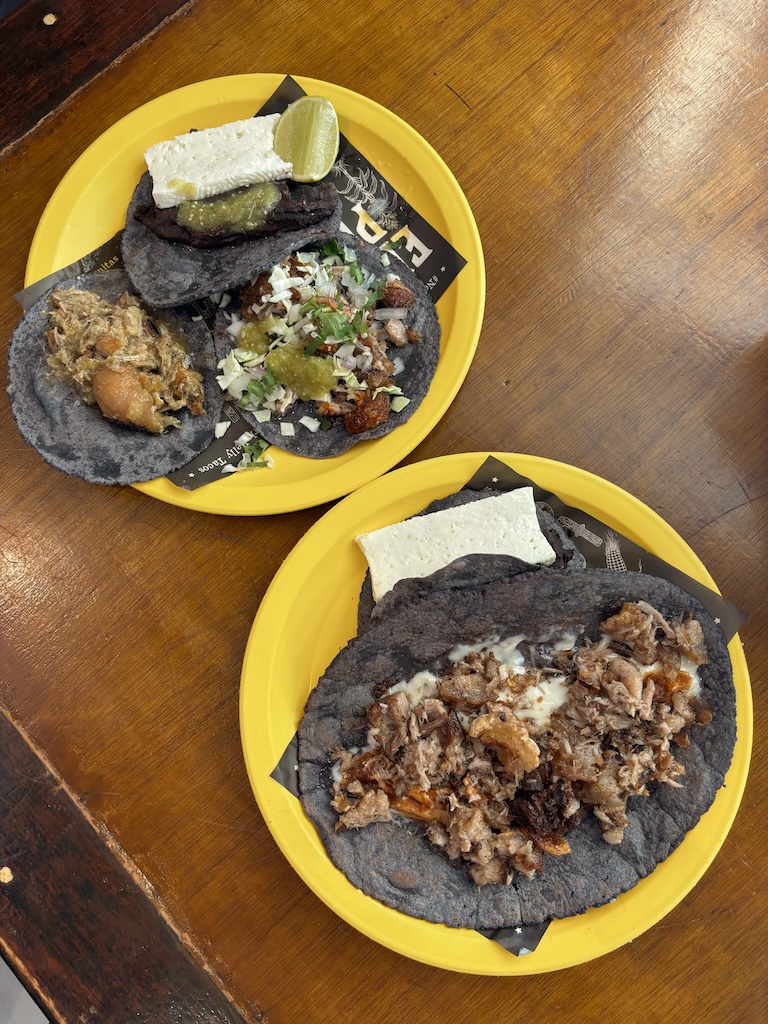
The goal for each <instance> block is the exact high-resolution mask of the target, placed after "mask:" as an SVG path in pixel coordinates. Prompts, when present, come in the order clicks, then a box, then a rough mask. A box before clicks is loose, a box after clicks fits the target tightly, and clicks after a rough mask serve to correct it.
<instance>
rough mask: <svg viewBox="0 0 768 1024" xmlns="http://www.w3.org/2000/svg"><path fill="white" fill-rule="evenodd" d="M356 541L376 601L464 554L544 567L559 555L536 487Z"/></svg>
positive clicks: (387, 528) (394, 526)
mask: <svg viewBox="0 0 768 1024" xmlns="http://www.w3.org/2000/svg"><path fill="white" fill-rule="evenodd" d="M355 541H356V542H357V544H358V546H359V547H360V549H361V551H362V552H363V554H364V555H365V557H366V559H367V560H368V566H369V568H370V571H371V585H372V589H373V597H374V600H375V601H380V600H381V598H382V597H383V595H384V594H386V593H387V591H389V590H391V589H392V587H394V585H395V583H397V581H398V580H401V579H410V578H414V577H422V576H428V575H429V574H430V573H433V572H436V571H437V570H438V569H441V568H442V567H443V566H445V565H448V563H449V562H452V561H453V560H454V559H456V558H460V557H461V556H462V555H469V554H497V555H515V556H516V557H517V558H521V559H523V561H526V562H535V563H541V564H544V565H549V564H551V563H552V562H554V560H555V557H556V556H555V552H554V550H553V548H552V546H551V545H550V543H549V541H548V540H547V538H546V537H545V536H544V534H543V533H542V531H541V527H540V526H539V520H538V517H537V515H536V503H535V501H534V497H533V488H532V487H520V488H517V489H516V490H514V491H508V492H506V493H504V494H499V495H494V496H492V497H490V498H481V499H479V500H478V501H470V502H468V503H467V504H465V505H459V506H458V507H457V508H449V509H442V510H440V511H439V512H430V513H429V514H428V515H424V516H414V517H413V518H412V519H406V520H405V522H401V523H393V524H392V525H391V526H384V527H382V528H381V529H380V530H372V531H371V532H370V533H362V534H360V535H359V536H357V537H355Z"/></svg>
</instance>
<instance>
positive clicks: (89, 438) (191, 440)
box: [8, 270, 223, 484]
mask: <svg viewBox="0 0 768 1024" xmlns="http://www.w3.org/2000/svg"><path fill="white" fill-rule="evenodd" d="M55 287H56V288H81V289H83V290H87V291H93V292H96V293H97V294H98V295H100V296H101V297H102V298H103V299H106V300H107V301H109V302H115V301H116V300H117V299H118V298H119V297H120V295H122V294H123V292H125V291H130V292H133V291H134V290H133V288H132V287H131V282H130V280H129V278H128V276H127V275H126V274H125V273H124V272H123V271H122V270H108V271H104V272H102V273H91V274H83V275H81V276H79V277H75V278H71V279H69V280H68V281H63V282H61V283H60V284H57V285H56V286H55ZM53 290H54V289H53V288H51V289H49V290H48V291H46V292H45V293H44V294H43V295H41V296H40V298H39V299H38V300H37V301H36V302H35V303H34V304H33V305H32V306H31V307H30V309H29V310H28V311H27V312H26V314H25V315H24V317H23V318H22V319H21V321H20V322H19V324H18V326H17V327H16V330H15V331H14V333H13V336H12V338H11V341H10V344H9V347H8V377H9V387H8V396H9V398H10V402H11V409H12V411H13V415H14V418H15V420H16V425H17V427H18V429H19V432H20V433H21V435H22V437H23V438H24V439H25V440H26V441H27V442H28V443H29V444H30V445H32V447H34V448H35V449H37V451H38V452H39V453H40V455H41V456H42V457H43V459H44V460H45V461H46V462H47V463H48V464H49V465H51V466H53V467H54V468H55V469H58V470H61V472H63V473H68V474H69V475H70V476H77V477H81V478H82V479H83V480H87V481H88V482H89V483H97V484H132V483H138V482H140V481H144V480H153V479H155V478H156V477H161V476H165V475H166V474H167V473H170V472H172V471H173V470H175V469H180V468H181V467H182V466H184V465H186V463H188V462H189V461H190V460H191V459H193V458H194V457H195V456H196V455H199V454H200V452H202V451H203V450H204V449H205V448H207V447H208V445H209V444H210V443H211V441H212V440H213V438H214V432H215V428H216V424H217V422H218V420H219V416H220V414H221V410H222V406H223V397H222V394H221V389H220V387H219V385H218V383H217V381H216V360H215V356H214V353H213V345H212V341H211V335H210V332H209V330H208V328H207V327H206V325H205V323H203V322H202V321H194V320H192V319H191V317H189V316H188V315H186V314H184V313H182V312H180V311H168V310H163V311H162V312H161V314H160V316H161V318H162V319H163V320H164V321H166V322H167V323H168V324H169V325H170V326H171V327H172V329H173V330H174V332H175V333H176V334H177V335H178V336H180V337H181V338H182V339H183V341H184V343H185V345H186V346H187V348H188V350H189V352H190V354H191V356H192V360H193V363H194V367H195V369H196V370H198V371H199V372H200V373H202V375H203V381H204V387H205V415H204V416H192V415H191V414H190V413H189V412H188V411H187V410H186V409H184V410H182V411H181V412H180V413H179V414H178V418H179V420H180V421H181V426H180V427H178V428H176V427H169V428H168V429H167V430H166V431H165V432H164V433H162V434H150V433H147V432H146V431H144V430H139V429H136V428H133V427H130V426H126V425H124V424H121V423H116V422H114V421H113V420H109V419H107V418H106V417H105V416H103V415H102V413H101V411H100V410H99V408H98V406H94V405H86V404H85V402H83V401H82V399H81V398H80V396H79V395H78V392H77V390H76V388H75V385H74V384H72V383H70V382H68V381H64V380H60V379H59V378H57V377H56V376H54V374H53V373H52V372H51V370H50V369H49V367H48V364H47V362H46V357H47V355H48V352H49V349H48V344H47V342H46V339H45V331H46V330H47V329H48V314H49V311H50V306H49V302H48V300H49V297H50V295H51V292H52V291H53ZM139 298H140V301H141V297H140V296H139ZM142 305H143V306H144V308H145V309H147V312H149V313H150V314H151V313H152V310H151V308H150V307H149V306H147V304H146V303H144V302H143V301H142Z"/></svg>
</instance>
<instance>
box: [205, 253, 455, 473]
mask: <svg viewBox="0 0 768 1024" xmlns="http://www.w3.org/2000/svg"><path fill="white" fill-rule="evenodd" d="M214 337H215V343H216V350H217V354H218V355H219V360H220V362H219V366H220V374H219V380H220V382H221V385H222V387H223V388H225V389H226V390H227V394H228V396H229V397H230V398H232V399H233V400H234V401H237V403H238V408H239V409H240V411H241V413H242V415H243V417H244V418H245V419H246V420H247V421H248V422H249V424H251V425H252V426H253V429H254V430H255V431H256V432H257V433H258V434H259V435H260V436H261V437H262V438H263V439H264V440H265V441H268V442H269V443H270V444H273V445H275V447H277V448H282V449H284V450H285V451H289V452H291V453H293V454H295V455H301V456H307V457H309V458H329V457H332V456H335V455H339V454H341V453H342V452H345V451H347V449H349V448H350V447H352V445H354V444H357V442H358V441H363V440H369V439H372V438H377V437H381V436H383V435H384V434H386V433H389V431H391V430H394V429H395V428H396V427H397V426H399V425H400V424H402V423H404V422H406V420H408V418H409V417H410V416H411V415H412V413H413V412H414V411H415V410H416V409H417V408H418V407H419V405H420V403H421V402H422V400H423V399H424V397H425V396H426V394H427V391H428V390H429V387H430V384H431V382H432V378H433V376H434V373H435V370H436V367H437V360H438V356H439V350H440V325H439V323H438V319H437V313H436V310H435V306H434V303H433V302H432V300H431V298H430V294H429V289H428V288H427V287H426V285H424V284H423V282H422V281H420V280H419V278H418V277H417V276H416V275H415V274H414V273H413V272H412V271H411V270H410V268H408V267H407V266H406V265H405V264H404V263H402V261H400V260H399V259H398V258H397V257H396V255H395V254H394V253H387V252H384V251H382V250H379V249H376V248H374V247H373V246H370V245H368V244H366V243H364V242H362V241H359V240H354V241H348V240H347V239H345V237H344V236H338V237H334V238H331V239H326V241H325V242H324V243H323V245H322V246H319V247H314V248H309V249H302V250H297V251H296V252H294V253H292V254H291V255H290V256H289V257H288V258H286V259H285V260H283V261H281V262H280V263H278V264H276V265H274V266H272V267H270V268H269V269H267V270H264V271H263V272H260V273H258V274H257V275H256V276H255V277H253V279H252V280H251V281H250V282H249V283H248V284H247V285H244V286H243V287H242V288H240V289H239V290H237V291H235V292H233V294H232V301H231V302H230V303H229V304H228V305H227V307H226V309H224V310H222V311H221V312H220V313H219V314H218V316H217V322H216V327H215V332H214Z"/></svg>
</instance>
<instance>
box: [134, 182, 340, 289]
mask: <svg viewBox="0 0 768 1024" xmlns="http://www.w3.org/2000/svg"><path fill="white" fill-rule="evenodd" d="M151 204H152V178H151V177H150V175H149V172H148V171H147V172H146V173H145V174H144V175H142V177H141V179H140V181H139V183H138V185H137V186H136V190H135V192H134V194H133V197H132V199H131V202H130V204H129V206H128V215H127V218H126V222H125V228H124V229H123V234H122V238H121V243H120V244H121V252H122V259H123V265H124V266H125V269H126V271H127V272H128V275H129V277H130V278H131V281H132V282H133V286H134V288H135V289H136V291H138V292H139V294H141V295H142V296H143V297H144V299H145V300H146V301H147V302H148V303H150V304H151V305H153V306H157V307H160V308H168V307H172V306H181V305H184V304H185V303H188V302H194V301H196V300H198V299H204V298H206V297H207V296H209V295H212V294H215V293H218V292H225V291H227V290H228V289H230V288H237V287H238V286H239V285H241V284H243V283H244V282H245V281H247V280H249V279H250V278H251V277H253V276H255V274H257V273H259V272H260V271H261V270H263V269H264V268H265V267H270V266H272V265H273V264H274V263H279V262H280V260H281V259H283V258H284V257H285V256H287V255H288V254H289V253H291V252H293V251H294V249H301V248H307V247H308V246H309V245H311V244H313V243H315V242H317V241H318V240H320V239H326V238H328V237H329V236H330V235H333V234H335V233H336V231H337V230H338V228H339V224H340V222H341V200H340V199H339V198H338V195H337V196H336V206H335V208H334V210H333V212H332V213H331V214H329V215H328V216H325V217H323V218H322V219H321V220H319V221H317V222H316V223H313V224H308V225H306V226H302V227H298V228H293V229H290V230H284V231H280V232H278V233H276V234H274V235H268V236H266V237H262V238H246V239H243V240H242V241H238V242H231V243H230V244H228V245H222V246H219V247H217V248H212V249H200V248H196V247H193V246H191V245H185V244H184V243H183V242H176V241H169V240H167V239H165V238H159V237H158V236H157V235H156V234H154V233H153V232H152V231H150V229H149V228H148V227H147V226H146V224H144V223H142V222H141V220H139V219H138V218H137V216H136V214H138V213H139V212H140V211H141V210H144V209H146V208H147V207H148V206H150V205H151Z"/></svg>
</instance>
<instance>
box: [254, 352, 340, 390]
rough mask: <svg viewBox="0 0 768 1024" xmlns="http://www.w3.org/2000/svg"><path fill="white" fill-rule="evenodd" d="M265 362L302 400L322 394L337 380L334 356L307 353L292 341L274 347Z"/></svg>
mask: <svg viewBox="0 0 768 1024" xmlns="http://www.w3.org/2000/svg"><path fill="white" fill-rule="evenodd" d="M264 362H265V364H266V367H267V369H268V370H269V372H270V373H271V374H272V376H273V377H274V378H275V380H276V381H277V382H278V384H285V385H286V386H287V387H290V388H293V390H294V391H295V392H296V394H297V395H298V397H299V399H300V400H301V401H302V402H308V401H309V400H310V399H313V398H322V397H323V395H324V394H325V393H326V392H327V391H330V390H331V388H332V387H333V386H334V385H335V384H336V381H337V377H336V374H335V373H334V372H333V360H332V359H326V358H325V357H324V356H308V355H305V354H304V352H303V351H302V350H301V349H298V348H293V347H292V346H289V345H286V346H284V347H283V348H276V349H273V350H272V351H271V352H270V353H269V355H268V356H267V358H266V359H265V361H264Z"/></svg>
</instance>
